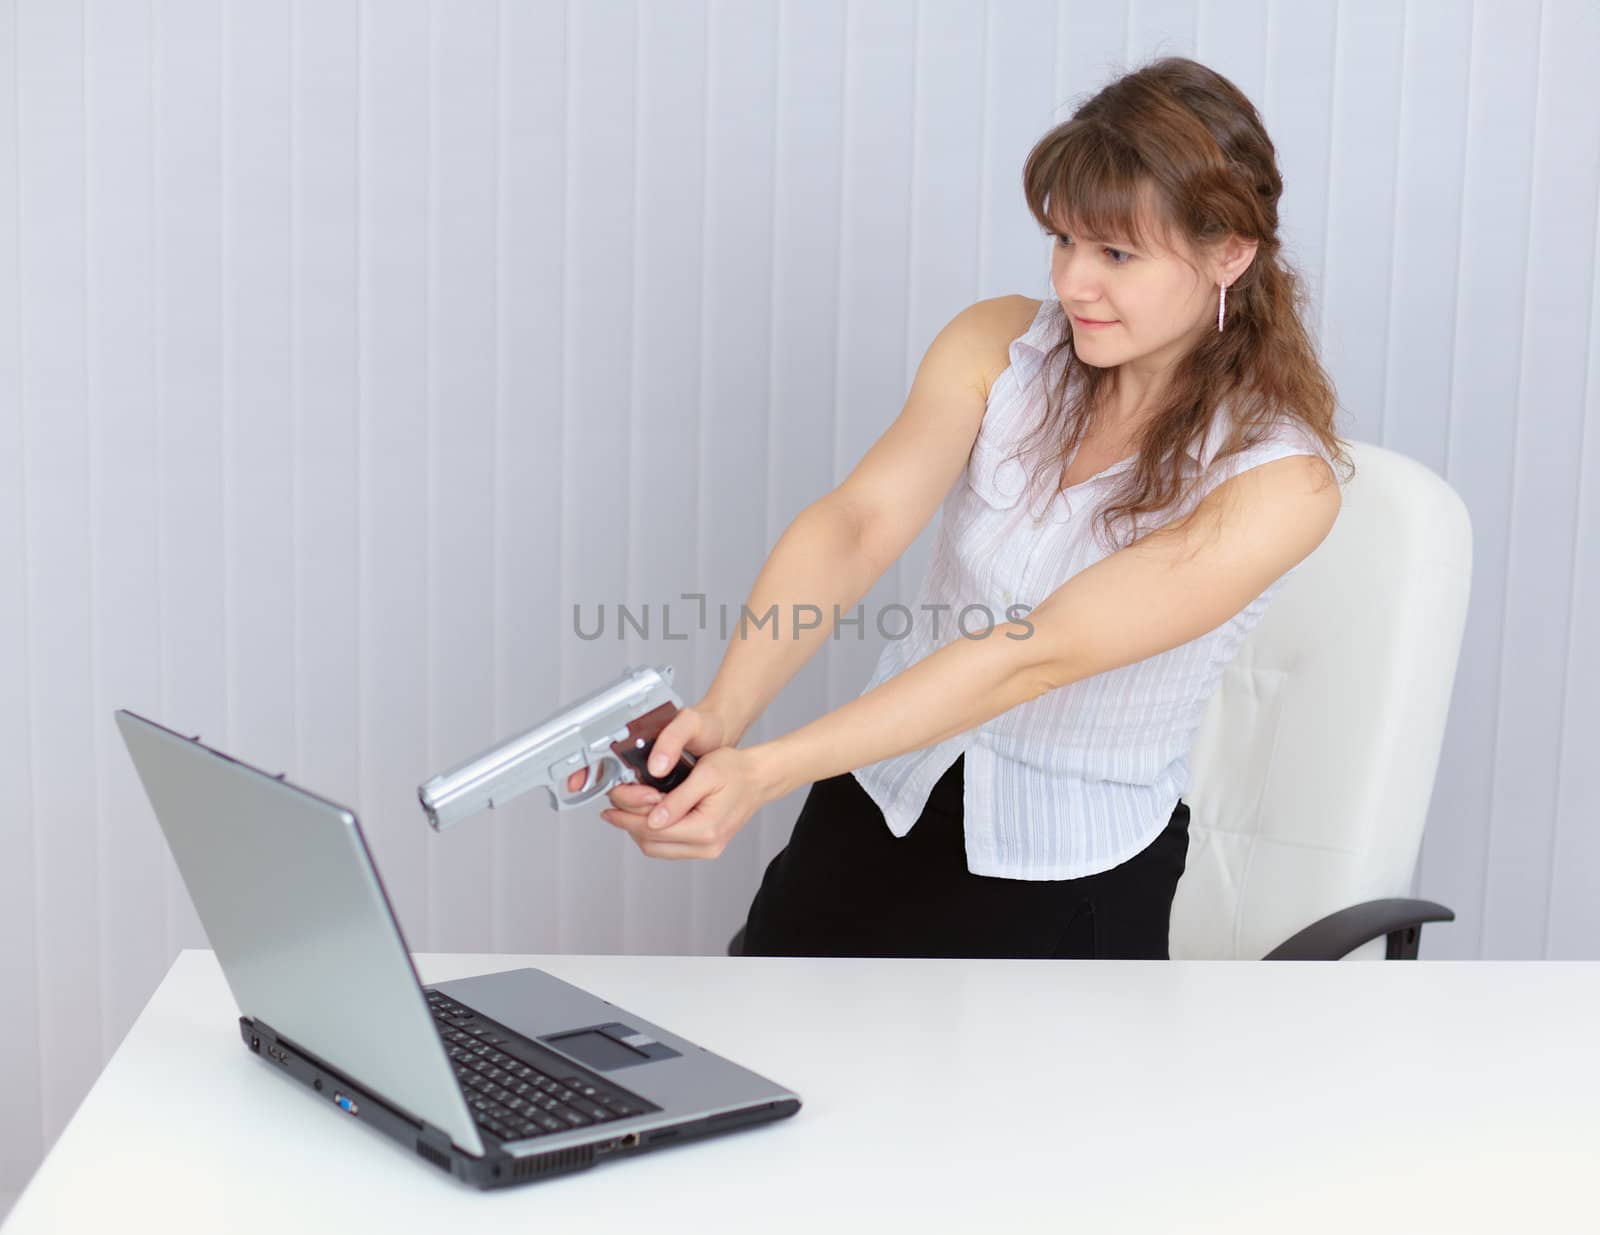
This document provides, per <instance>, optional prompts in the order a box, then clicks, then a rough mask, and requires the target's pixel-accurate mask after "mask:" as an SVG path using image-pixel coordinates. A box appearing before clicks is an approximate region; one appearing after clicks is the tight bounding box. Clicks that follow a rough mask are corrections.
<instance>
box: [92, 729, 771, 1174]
mask: <svg viewBox="0 0 1600 1235" xmlns="http://www.w3.org/2000/svg"><path fill="white" fill-rule="evenodd" d="M115 717H116V722H117V727H118V728H119V729H120V730H121V732H122V738H123V741H124V742H125V743H126V744H127V747H128V753H129V755H130V756H131V757H132V759H133V763H134V767H135V768H136V769H137V771H138V774H139V779H140V780H141V781H142V782H143V784H144V789H145V793H146V794H147V795H148V796H149V798H150V805H151V807H152V808H153V809H154V811H155V814H156V818H157V820H158V821H159V822H160V824H161V830H162V831H163V832H164V833H165V834H166V838H167V844H168V845H169V846H170V847H171V849H172V853H173V857H174V858H175V859H176V860H177V864H178V870H179V871H180V873H181V874H182V876H183V881H184V884H185V886H186V887H187V888H188V890H189V895H190V897H191V898H192V899H193V901H194V906H195V909H196V911H197V912H198V913H199V915H200V921H201V924H202V925H203V926H204V927H205V931H206V937H207V938H208V939H209V941H210V943H211V946H212V948H213V949H214V950H215V951H216V955H217V960H218V961H219V962H220V963H221V966H222V971H223V974H224V975H225V976H226V978H227V981H228V986H229V988H230V990H231V991H232V993H233V998H234V1002H235V1003H236V1004H237V1005H238V1008H239V1012H240V1016H239V1034H240V1037H241V1039H242V1040H243V1043H244V1046H245V1049H247V1050H248V1051H250V1052H251V1053H252V1054H254V1055H256V1056H258V1057H259V1058H260V1060H261V1062H262V1065H263V1066H264V1067H268V1068H271V1069H273V1070H274V1071H277V1072H281V1073H282V1074H283V1075H284V1076H286V1077H288V1078H290V1079H291V1080H294V1081H298V1082H299V1083H300V1084H301V1085H304V1086H305V1087H306V1090H307V1092H308V1093H310V1094H312V1095H313V1096H314V1097H316V1098H317V1099H318V1100H319V1101H320V1102H322V1103H323V1104H324V1105H325V1106H326V1107H327V1108H328V1111H329V1114H330V1115H331V1116H333V1117H336V1118H339V1119H349V1120H352V1121H354V1122H356V1123H361V1124H366V1125H367V1126H368V1127H369V1128H373V1129H376V1130H377V1131H378V1132H381V1133H383V1134H384V1135H385V1136H388V1137H390V1138H392V1139H393V1140H396V1141H398V1142H399V1143H400V1145H401V1146H402V1148H403V1149H404V1150H405V1151H406V1152H407V1153H408V1154H413V1155H415V1156H416V1157H417V1158H419V1159H421V1161H422V1162H424V1163H426V1164H427V1165H428V1166H429V1167H432V1168H436V1169H438V1170H441V1171H445V1172H447V1173H449V1174H450V1175H453V1176H454V1177H455V1178H456V1179H458V1180H461V1181H463V1182H464V1183H467V1184H471V1185H474V1186H476V1187H479V1188H499V1187H505V1186H508V1185H513V1184H523V1183H532V1182H535V1181H538V1180H542V1179H548V1178H550V1177H551V1176H553V1175H563V1174H567V1173H570V1172H572V1171H578V1170H582V1169H584V1168H586V1167H591V1166H593V1165H595V1163H597V1162H600V1161H602V1160H609V1159H613V1158H623V1157H628V1156H631V1155H634V1154H640V1153H646V1152H649V1151H651V1150H654V1149H660V1148H662V1147H664V1146H668V1145H677V1144H681V1143H682V1142H685V1141H692V1140H698V1139H701V1138H704V1137H708V1136H715V1135H718V1134H720V1133H725V1132H732V1131H734V1130H736V1129H740V1128H748V1127H751V1126H752V1125H755V1124H763V1123H770V1122H772V1121H774V1120H778V1119H783V1118H786V1117H787V1116H790V1115H793V1114H794V1113H795V1112H796V1111H798V1110H799V1109H800V1098H799V1097H798V1096H797V1095H796V1094H794V1093H793V1092H791V1091H790V1090H788V1089H785V1088H784V1087H783V1086H781V1085H778V1084H776V1083H775V1082H773V1081H770V1080H768V1079H767V1078H766V1077H764V1076H760V1075H758V1074H756V1073H754V1072H751V1071H749V1070H748V1069H746V1068H742V1067H740V1066H739V1065H738V1064H736V1063H733V1062H732V1061H730V1060H728V1059H724V1058H722V1057H721V1056H719V1055H715V1054H713V1053H712V1052H710V1051H708V1050H706V1049H705V1048H704V1047H700V1046H696V1045H695V1044H694V1043H693V1042H690V1041H688V1040H687V1039H684V1038H680V1037H678V1036H677V1035H676V1034H674V1033H672V1032H671V1031H669V1030H667V1029H665V1028H663V1027H662V1026H660V1025H655V1024H652V1023H651V1022H649V1021H647V1020H645V1019H644V1018H643V1017H641V1016H636V1015H634V1014H633V1013H632V1012H629V1011H628V1010H627V1009H626V1008H621V1007H618V1006H616V1005H615V1004H612V1003H610V1002H608V1001H607V1000H604V999H602V998H600V997H599V996H598V995H594V994H591V993H590V992H588V991H586V990H583V989H582V988H581V987H577V986H573V985H572V984H571V983H569V982H564V981H562V980H561V979H560V978H557V977H555V976H554V975H553V974H549V973H546V972H545V971H543V970H541V969H531V968H530V969H511V970H505V971H503V972H500V973H491V974H485V975H483V976H481V977H473V978H461V979H458V980H456V981H452V982H439V983H436V984H435V985H432V986H423V985H422V983H421V981H420V979H419V978H418V976H417V971H416V969H415V967H414V966H413V964H412V961H411V953H410V951H409V949H408V948H407V947H406V942H405V937H404V935H403V934H402V933H401V930H400V924H399V922H398V921H397V920H396V919H395V916H394V910H393V907H392V906H391V904H390V902H389V898H388V896H387V894H386V893H385V891H384V888H383V882H382V880H381V879H380V878H379V875H378V870H377V867H376V866H375V865H374V863H373V861H372V855H371V853H370V852H369V851H368V849H367V844H366V840H365V839H364V837H363V836H362V832H361V825H360V823H359V822H358V821H357V819H356V816H355V813H354V812H353V811H351V810H349V809H347V808H345V807H343V806H340V805H339V804H338V803H336V802H331V801H329V800H328V799H326V798H323V797H320V796H318V795H317V794H315V793H312V792H310V791H309V790H306V789H302V788H300V787H299V786H297V785H294V784H292V783H291V782H290V781H289V780H288V779H287V778H286V777H285V776H284V775H283V774H282V773H279V774H277V775H271V774H269V773H267V772H264V771H262V770H261V769H259V768H255V767H252V766H250V765H249V764H247V763H244V762H242V761H240V760H238V759H234V758H232V757H230V756H229V755H226V754H224V753H222V752H221V751H219V750H214V749H212V748H211V747H209V746H206V745H203V744H202V743H201V741H200V739H199V738H198V737H185V736H183V735H182V734H179V733H175V732H174V731H172V730H171V729H167V728H165V727H164V726H162V725H159V724H156V723H155V722H154V721H151V720H148V719H146V718H145V717H142V716H139V715H137V714H136V713H133V712H130V711H127V710H125V709H119V710H117V712H116V713H115ZM419 826H420V825H419Z"/></svg>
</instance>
